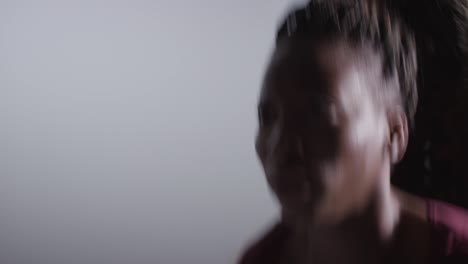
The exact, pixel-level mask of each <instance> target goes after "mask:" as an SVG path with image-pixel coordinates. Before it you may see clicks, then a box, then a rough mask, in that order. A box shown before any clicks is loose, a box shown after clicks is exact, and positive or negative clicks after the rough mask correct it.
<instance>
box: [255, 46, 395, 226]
mask: <svg viewBox="0 0 468 264" xmlns="http://www.w3.org/2000/svg"><path fill="white" fill-rule="evenodd" d="M392 85H394V84H393V82H391V81H386V80H385V78H384V77H383V74H382V62H381V58H380V56H378V55H376V53H375V52H372V51H370V50H364V49H363V48H355V47H352V46H350V45H348V44H347V43H346V42H343V41H341V42H340V41H335V42H332V41H326V42H323V43H319V44H314V43H312V42H311V41H306V40H303V39H302V40H293V39H292V40H285V41H283V43H281V44H280V45H278V47H277V48H276V50H275V52H274V54H273V58H272V61H271V63H270V65H269V67H268V70H267V73H266V76H265V80H264V83H263V87H262V90H261V95H260V100H259V105H258V113H259V130H258V135H257V141H256V150H257V154H258V157H259V159H260V161H261V163H262V165H263V168H264V171H265V174H266V178H267V181H268V183H269V185H270V187H271V189H272V190H273V192H274V193H275V194H276V196H277V198H278V200H279V202H280V203H281V205H282V209H283V213H286V214H301V215H302V214H304V213H306V215H307V216H311V217H313V218H314V219H317V220H323V221H327V222H329V221H333V220H336V221H339V219H341V218H343V217H345V216H346V215H348V214H350V213H352V212H355V211H356V210H359V209H362V207H363V206H365V205H366V202H367V201H368V200H369V197H370V195H372V194H373V191H374V190H375V188H377V186H378V185H379V184H380V183H381V182H382V181H383V180H385V179H381V178H382V175H383V173H382V172H386V171H388V173H389V171H390V168H389V166H390V165H389V163H390V162H389V160H388V157H387V156H388V155H387V154H388V153H387V152H388V147H387V143H388V137H389V126H388V119H387V105H388V104H386V103H385V102H387V101H388V100H386V98H385V97H388V95H387V94H388V93H384V92H380V91H384V90H387V91H390V90H393V91H394V90H395V89H396V88H395V87H388V86H392ZM395 85H396V84H395ZM386 180H388V179H386Z"/></svg>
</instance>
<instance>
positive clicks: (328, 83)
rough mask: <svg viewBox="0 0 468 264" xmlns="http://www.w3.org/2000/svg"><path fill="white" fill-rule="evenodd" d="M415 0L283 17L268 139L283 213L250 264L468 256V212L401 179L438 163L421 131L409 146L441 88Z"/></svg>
mask: <svg viewBox="0 0 468 264" xmlns="http://www.w3.org/2000/svg"><path fill="white" fill-rule="evenodd" d="M408 2H410V1H407V2H406V1H402V2H401V3H399V2H398V1H395V0H394V1H388V2H386V1H372V0H361V1H345V0H341V1H331V0H328V1H320V0H314V1H311V2H310V3H309V4H308V5H307V6H305V7H303V8H300V9H298V10H295V11H294V12H292V13H291V14H290V15H289V16H288V18H287V20H286V22H285V23H284V25H283V26H282V27H281V28H280V30H279V32H278V36H277V42H276V47H275V50H274V53H273V56H272V59H271V62H270V65H269V67H268V70H267V72H266V75H265V79H264V83H263V87H262V90H261V95H260V100H259V107H258V112H259V131H258V135H257V141H256V150H257V154H258V157H259V160H260V161H261V164H262V166H263V169H264V171H265V175H266V179H267V182H268V184H269V186H270V188H271V190H272V191H273V193H274V194H275V196H276V198H277V200H278V202H279V204H280V207H281V221H280V222H279V223H278V224H276V225H275V226H274V227H273V228H272V229H271V230H270V231H269V232H267V234H266V235H264V237H263V238H261V239H260V240H259V241H256V242H255V243H254V244H253V245H252V246H251V247H250V248H249V249H248V250H247V251H246V252H245V254H244V255H243V257H242V258H241V261H240V263H242V264H260V263H268V264H275V263H278V264H279V263H281V264H283V263H288V264H303V263H304V264H305V263H325V264H326V263H333V264H340V263H360V264H365V263H468V213H467V212H466V211H464V210H462V209H459V208H455V207H453V206H450V205H448V204H445V203H441V202H438V201H435V200H430V199H423V198H419V197H417V196H413V195H410V194H408V193H405V192H403V191H401V190H399V189H396V188H394V187H392V185H391V184H390V178H391V177H390V176H391V174H392V172H393V171H394V169H398V170H397V173H398V176H401V175H403V176H405V177H411V175H409V174H411V173H412V172H415V171H419V169H421V171H422V170H423V169H427V168H428V167H429V166H428V164H427V162H426V163H422V165H421V166H413V165H414V164H413V163H414V161H415V160H417V159H418V157H419V156H420V155H419V154H420V152H418V151H417V150H418V148H420V147H421V146H422V147H424V149H427V146H425V145H424V144H425V143H424V141H422V140H421V139H419V141H422V143H421V142H419V141H416V140H414V139H413V137H412V138H411V139H412V141H416V143H414V142H413V143H412V145H410V149H409V150H411V151H410V153H409V155H408V156H407V157H405V152H406V150H407V146H408V143H409V142H412V141H410V135H413V136H414V135H415V134H414V132H413V131H415V130H414V129H418V120H420V119H423V118H422V117H421V116H422V115H423V114H422V113H421V111H422V110H421V109H420V108H418V107H417V98H418V86H419V88H420V93H422V94H424V96H428V94H430V93H429V91H428V90H427V91H422V87H423V86H422V81H424V79H423V78H422V69H426V68H427V67H426V68H424V67H422V66H419V67H418V62H420V61H421V56H422V54H423V53H422V51H421V50H422V48H421V50H418V48H419V47H421V43H420V41H421V40H422V39H424V38H423V37H426V35H425V34H422V33H421V30H420V29H418V27H417V26H418V24H417V23H416V22H414V21H417V19H414V18H411V16H410V15H408V14H407V13H405V12H407V11H408V10H410V8H411V4H409V3H408ZM455 2H456V1H451V3H452V4H453V3H455ZM423 3H424V2H421V3H420V4H423ZM437 4H439V5H440V3H437ZM458 4H459V5H460V7H463V8H464V7H466V6H467V5H466V2H463V1H461V2H460V3H457V5H458ZM440 6H441V5H440ZM440 6H439V8H440V10H442V7H440ZM410 13H411V12H410ZM412 19H413V20H414V21H413V20H412ZM417 47H418V48H417ZM428 50H430V48H428ZM429 57H430V56H426V57H425V58H429ZM418 58H419V59H418ZM444 58H445V57H444ZM426 62H427V61H426ZM444 76H449V75H444ZM457 76H461V75H460V72H459V73H458V75H457ZM428 80H429V79H428ZM460 80H461V78H460ZM451 81H454V80H451ZM427 87H430V86H427ZM424 89H426V86H424ZM428 89H429V88H428ZM419 123H421V121H419ZM417 131H418V132H419V130H417ZM420 134H421V132H419V134H417V135H420ZM418 155H419V156H418ZM402 159H403V161H405V162H404V163H403V164H406V166H403V167H400V168H398V167H397V166H396V165H397V164H398V163H399V162H400V161H401V160H402ZM408 164H410V165H408ZM432 165H433V166H434V164H432Z"/></svg>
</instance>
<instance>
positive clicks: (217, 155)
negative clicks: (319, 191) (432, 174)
mask: <svg viewBox="0 0 468 264" xmlns="http://www.w3.org/2000/svg"><path fill="white" fill-rule="evenodd" d="M293 2H295V1H292V0H289V1H288V0H230V1H227V0H224V1H223V0H185V1H176V0H159V1H158V0H156V1H143V0H137V1H130V0H116V1H104V0H97V1H90V0H88V1H78V0H75V1H47V0H36V1H33V0H30V1H27V0H16V1H15V0H11V1H9V0H0V262H1V263H2V264H9V263H18V264H29V263H31V264H33V263H34V264H42V263H44V264H46V263H47V264H55V263H60V264H68V263H70V264H74V263H76V264H85V263H96V264H98V263H100V264H101V263H132V264H144V263H157V264H172V263H176V264H178V263H192V264H197V263H205V264H211V263H234V262H235V260H236V259H237V257H238V253H239V251H240V250H241V249H242V248H243V247H244V246H245V243H246V241H248V240H249V239H251V238H252V237H254V236H255V235H256V234H258V232H259V231H261V230H262V229H263V228H265V227H266V226H267V225H268V224H270V223H271V221H272V220H273V219H274V218H275V216H276V214H277V213H276V209H275V204H274V200H273V198H272V197H271V195H270V194H269V192H268V190H267V187H266V184H265V182H264V180H263V177H262V173H261V170H260V167H259V165H258V162H257V159H256V156H255V153H254V145H253V142H254V134H255V129H256V99H257V95H258V90H259V85H260V81H261V77H262V73H263V71H264V67H265V64H266V61H267V58H268V55H269V53H270V51H271V48H272V44H273V37H274V33H275V28H276V24H277V23H278V22H279V18H280V17H281V15H282V14H284V12H285V10H286V7H287V6H289V5H290V4H291V3H293ZM296 2H297V1H296Z"/></svg>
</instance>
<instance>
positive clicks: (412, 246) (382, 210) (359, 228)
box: [292, 182, 428, 264]
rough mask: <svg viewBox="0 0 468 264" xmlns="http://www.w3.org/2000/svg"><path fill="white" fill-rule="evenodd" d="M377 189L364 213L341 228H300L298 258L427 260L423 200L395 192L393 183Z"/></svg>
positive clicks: (296, 243)
mask: <svg viewBox="0 0 468 264" xmlns="http://www.w3.org/2000/svg"><path fill="white" fill-rule="evenodd" d="M377 189H378V190H377V191H376V192H375V194H374V195H373V196H372V199H370V201H369V205H368V206H367V209H366V210H365V211H364V212H362V213H359V214H356V215H354V216H350V217H349V218H348V219H346V220H345V221H343V222H341V223H340V224H338V225H333V226H323V225H322V226H318V225H308V226H304V225H298V226H297V229H296V232H295V234H294V235H293V237H292V239H293V243H292V245H293V246H292V247H293V248H294V250H296V251H297V252H296V253H295V255H300V256H301V257H300V258H301V259H307V260H306V262H308V261H315V262H314V263H335V264H339V263H347V264H350V263H387V261H386V259H391V258H389V256H394V257H395V256H403V255H404V256H407V255H408V256H411V257H414V258H415V259H419V260H420V259H421V258H422V257H424V256H425V254H426V253H427V247H426V246H427V244H426V243H425V242H427V239H426V238H427V235H428V231H427V228H426V225H424V224H422V225H421V223H424V219H423V217H421V216H422V215H424V210H423V208H422V207H421V203H422V202H423V200H421V199H418V198H417V197H414V196H411V195H408V194H406V193H404V192H401V191H399V190H397V189H395V188H392V187H391V186H390V183H389V182H388V183H382V185H381V186H379V187H378V188H377ZM405 252H406V253H405ZM407 252H414V254H407ZM398 260H400V261H401V258H400V257H396V259H395V261H396V262H397V263H398ZM390 262H392V261H390ZM390 262H389V263H390ZM410 262H411V261H410ZM410 262H408V263H410Z"/></svg>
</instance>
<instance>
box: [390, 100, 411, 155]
mask: <svg viewBox="0 0 468 264" xmlns="http://www.w3.org/2000/svg"><path fill="white" fill-rule="evenodd" d="M389 121H390V126H389V128H390V142H389V144H390V145H389V148H390V159H391V162H392V164H396V163H398V162H399V161H400V160H401V159H402V158H403V156H404V155H405V152H406V147H407V146H408V120H407V118H406V114H405V112H404V111H403V109H402V108H401V107H398V108H397V109H395V110H394V111H392V112H391V113H390V116H389Z"/></svg>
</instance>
